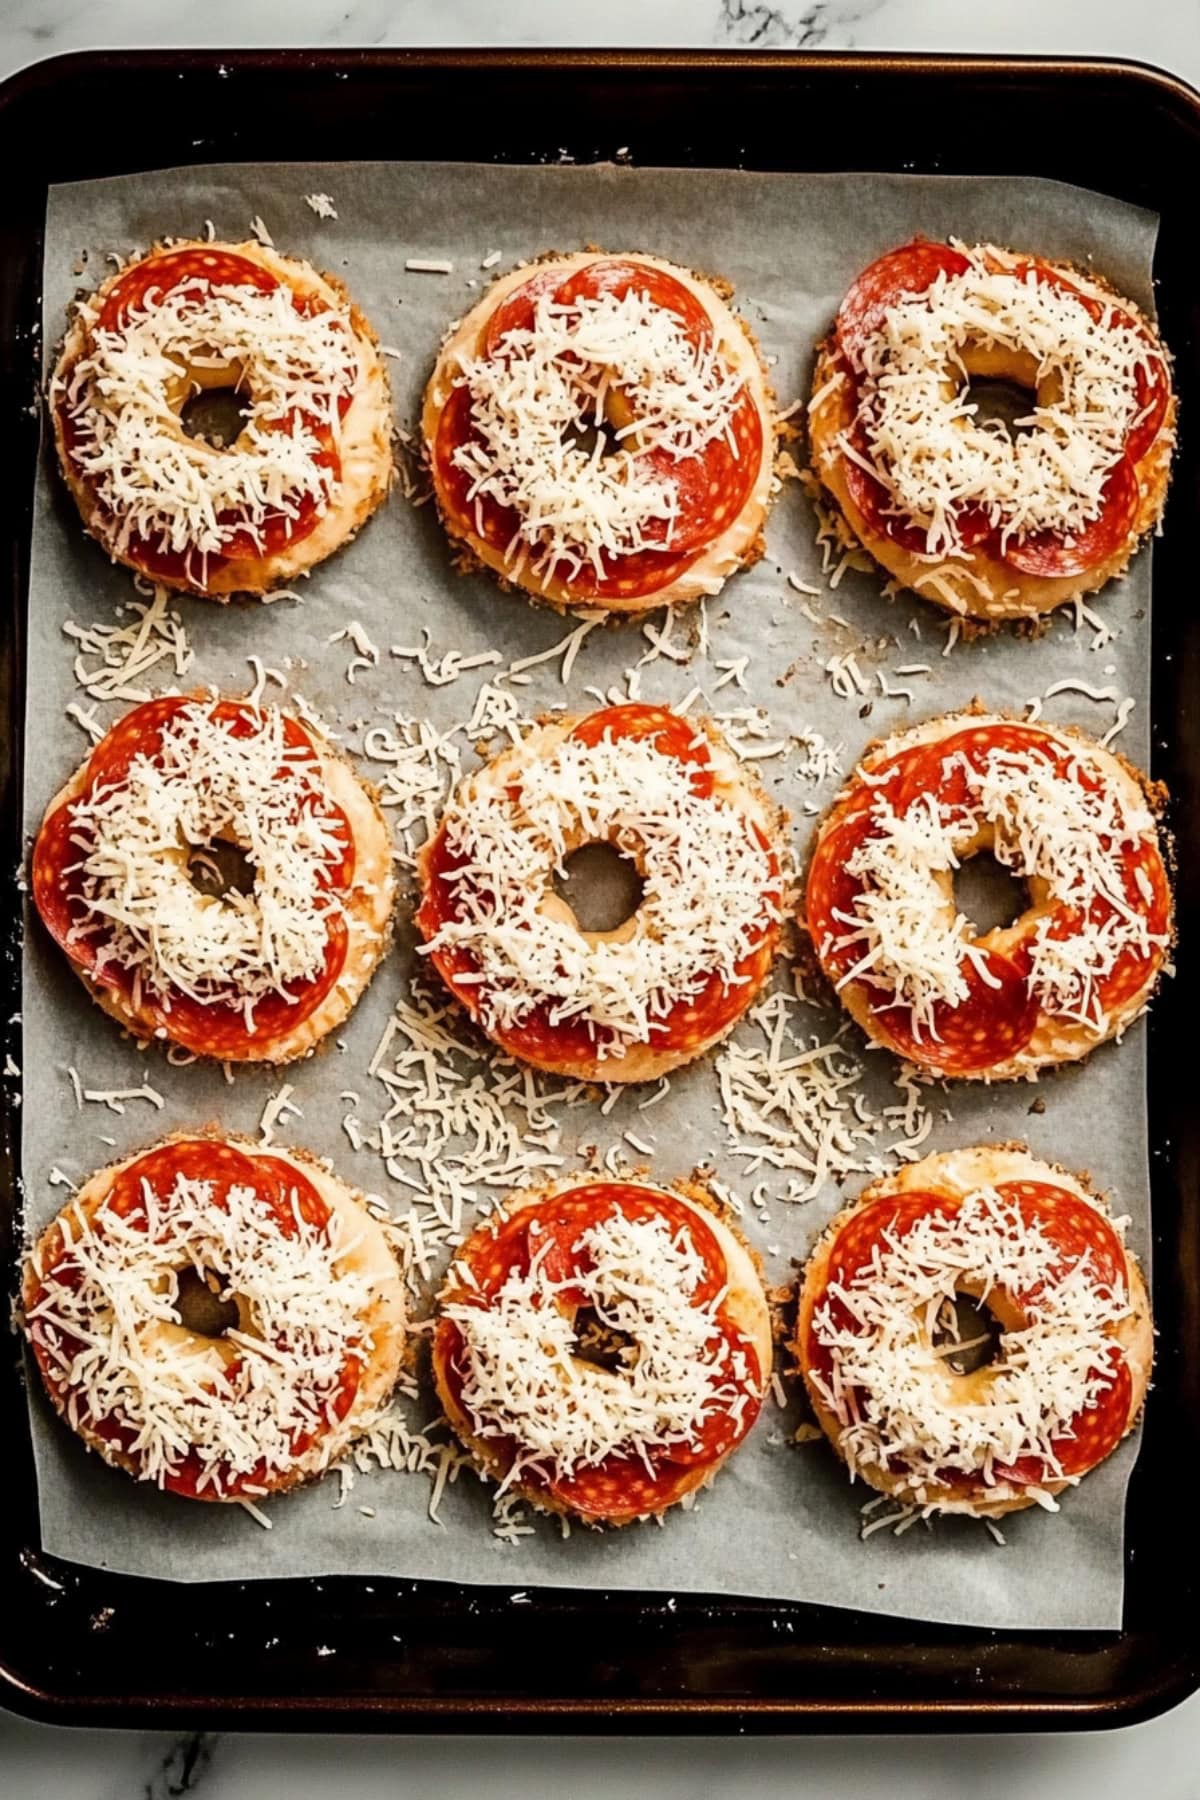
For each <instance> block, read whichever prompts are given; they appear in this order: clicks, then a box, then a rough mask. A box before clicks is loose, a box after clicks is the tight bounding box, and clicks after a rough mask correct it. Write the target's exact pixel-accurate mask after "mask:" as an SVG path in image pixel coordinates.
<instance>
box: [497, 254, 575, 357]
mask: <svg viewBox="0 0 1200 1800" xmlns="http://www.w3.org/2000/svg"><path fill="white" fill-rule="evenodd" d="M561 285H562V270H561V269H559V268H548V269H540V270H539V271H538V273H537V274H536V275H531V276H530V278H529V280H528V281H526V282H523V283H522V284H521V286H520V287H518V288H514V289H513V292H512V293H511V294H510V295H509V296H508V298H507V300H505V301H503V302H502V304H501V305H500V306H498V307H497V308H496V310H495V312H494V313H493V314H492V316H491V318H490V319H489V320H488V322H487V325H486V327H485V328H484V332H483V336H482V337H481V338H480V340H479V354H480V356H482V357H494V356H499V355H501V354H503V351H504V340H505V338H506V337H507V336H508V334H509V332H511V331H532V330H533V324H534V319H535V317H536V314H537V303H538V301H539V300H540V299H541V298H542V296H543V294H554V293H555V290H556V289H557V288H559V287H561Z"/></svg>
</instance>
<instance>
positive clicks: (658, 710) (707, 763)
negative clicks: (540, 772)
mask: <svg viewBox="0 0 1200 1800" xmlns="http://www.w3.org/2000/svg"><path fill="white" fill-rule="evenodd" d="M571 737H572V739H573V740H574V742H575V743H577V744H600V743H603V742H604V740H605V739H606V738H608V739H610V740H611V741H612V742H613V743H626V742H633V741H639V740H643V739H649V740H650V741H651V742H652V743H653V745H654V748H655V749H656V750H657V751H658V752H659V754H660V755H661V756H673V757H674V758H675V760H676V762H681V763H687V764H689V765H692V766H694V768H695V771H696V772H695V774H694V775H693V776H692V791H693V792H694V793H696V794H698V795H700V796H701V798H703V799H707V797H708V796H709V794H711V793H712V791H713V774H712V749H711V746H710V744H709V740H708V736H707V734H706V733H705V732H704V730H703V729H702V727H701V726H699V725H697V724H696V723H695V722H694V721H693V720H690V719H687V718H685V717H684V716H683V714H682V713H676V712H672V711H671V710H670V708H669V707H666V706H653V705H651V704H650V703H649V702H647V701H643V700H631V701H628V702H626V703H624V704H623V705H620V706H602V707H600V708H599V710H598V711H596V712H593V713H589V714H588V716H587V717H586V719H580V721H579V723H578V724H577V725H574V726H572V728H571Z"/></svg>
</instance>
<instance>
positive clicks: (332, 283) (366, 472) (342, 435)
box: [49, 239, 394, 601]
mask: <svg viewBox="0 0 1200 1800" xmlns="http://www.w3.org/2000/svg"><path fill="white" fill-rule="evenodd" d="M178 251H193V252H194V253H195V254H196V256H197V257H198V258H203V257H204V256H211V255H216V256H221V255H228V256H233V257H237V258H239V259H241V260H242V261H243V262H248V263H251V264H253V265H254V267H255V268H257V269H261V270H263V271H264V272H265V273H266V274H267V275H269V276H272V277H274V278H275V280H276V281H278V282H279V283H280V284H282V285H283V286H284V287H286V288H288V289H289V290H290V291H291V293H292V294H293V295H294V296H295V297H296V298H297V299H298V300H300V301H302V302H303V301H308V302H310V303H316V304H317V305H319V306H320V307H322V308H326V309H329V310H330V311H333V312H335V313H337V314H340V315H344V316H345V317H347V319H348V322H349V329H350V335H351V339H352V342H353V346H354V352H355V357H356V369H355V375H354V381H353V385H352V388H351V390H350V397H349V404H348V406H347V407H346V410H345V412H344V413H343V415H342V417H341V420H340V423H339V425H338V427H337V429H336V432H335V444H336V449H337V453H338V457H339V459H340V464H341V471H340V477H339V479H338V480H337V482H336V484H335V485H334V488H333V491H332V493H331V495H330V497H329V498H328V500H327V501H326V502H325V504H324V505H322V506H321V507H320V508H319V510H318V516H317V518H316V523H315V525H314V526H313V528H312V529H311V530H309V531H307V532H306V533H305V534H304V535H302V536H298V537H295V538H293V539H292V540H291V541H290V542H288V543H286V544H284V545H283V546H282V547H281V548H279V549H276V550H273V551H271V552H269V553H263V554H258V555H234V556H229V557H221V556H209V557H204V556H202V555H196V556H192V557H189V559H188V564H187V567H186V568H181V569H173V568H171V567H169V566H167V567H162V566H159V565H158V564H157V563H156V564H155V566H154V567H152V568H149V569H147V568H146V567H145V566H144V564H143V563H142V562H140V561H138V560H137V559H136V558H134V557H132V556H130V555H128V554H126V552H125V550H124V547H123V542H122V538H123V530H124V526H123V521H122V520H121V519H120V518H118V517H115V516H114V515H113V514H112V513H111V512H110V511H109V510H108V509H107V508H106V507H105V506H103V505H101V504H100V503H99V501H98V499H97V495H96V493H95V491H94V489H93V487H92V485H91V483H90V482H89V481H88V480H87V479H86V478H85V477H84V475H83V474H82V473H81V471H80V469H79V467H78V465H77V464H76V462H75V460H74V458H73V457H72V456H71V454H70V449H69V445H68V430H67V424H66V410H67V399H68V396H69V394H70V390H71V384H72V380H73V378H74V375H75V371H76V366H77V365H78V364H79V363H81V362H82V361H83V360H84V359H85V358H86V357H87V356H88V355H89V353H90V348H91V343H92V336H93V330H94V327H95V324H96V321H97V319H98V317H99V314H100V312H101V309H102V308H103V305H104V302H105V300H106V299H107V298H108V296H109V295H110V294H111V293H112V291H113V289H114V288H115V287H116V286H117V285H118V283H120V282H121V281H123V280H125V279H127V278H128V277H129V276H130V274H131V273H136V272H139V271H141V270H142V269H143V268H145V267H147V266H148V265H151V264H152V263H153V262H154V260H155V259H156V258H159V257H162V256H164V255H167V254H173V253H175V252H178ZM185 373H186V375H187V377H188V381H187V382H186V383H185V384H184V388H183V390H181V394H180V396H179V397H178V399H179V401H180V403H181V402H182V401H183V400H186V398H187V397H188V385H189V384H190V391H191V392H197V391H199V390H200V389H201V388H202V387H204V386H206V385H220V386H225V385H228V383H227V381H226V380H225V379H224V378H223V379H221V380H220V381H214V380H213V379H212V375H211V371H206V370H205V369H204V368H203V367H202V366H198V367H197V368H196V369H194V370H188V371H186V372H185ZM234 379H235V380H236V379H237V376H236V372H235V375H234ZM248 385H249V387H250V390H251V392H252V391H253V381H252V378H251V380H250V382H249V383H248ZM49 397H50V415H51V421H52V425H53V430H54V440H55V445H56V448H57V451H58V461H59V467H60V469H61V471H62V475H63V479H64V481H65V482H66V485H67V487H68V489H69V491H70V493H71V497H72V499H73V500H74V501H75V504H76V506H77V507H78V509H79V514H80V517H81V519H82V520H83V523H84V527H85V529H86V530H87V531H88V532H89V533H90V535H91V536H92V537H94V538H95V539H96V541H97V543H99V544H100V546H101V547H102V548H103V549H104V550H105V551H107V553H108V555H109V556H110V557H111V558H112V560H113V561H114V562H117V563H123V564H125V566H126V567H127V568H130V569H132V570H133V571H134V573H135V574H149V575H150V577H151V579H153V580H154V581H155V582H157V583H158V584H159V585H161V586H164V587H168V588H172V589H175V590H176V591H178V592H182V593H191V594H196V595H198V596H200V597H202V598H204V599H209V600H219V601H228V600H229V599H230V598H231V597H232V596H233V595H234V594H248V595H261V594H268V593H270V592H271V590H272V589H274V588H278V587H281V586H283V585H284V584H285V583H286V582H288V581H291V580H293V579H295V577H297V576H299V575H304V574H306V573H307V572H308V571H309V570H310V569H312V568H315V567H316V565H317V564H318V563H321V562H324V560H325V558H326V557H328V556H332V555H333V553H334V551H336V550H340V549H341V548H342V546H343V545H344V544H347V543H348V542H349V541H350V539H351V538H352V537H354V535H355V534H356V532H357V531H358V530H359V528H360V527H361V526H362V525H363V524H365V522H366V521H367V519H369V518H370V516H371V514H372V513H373V512H374V511H375V510H376V508H377V507H378V506H380V505H381V504H382V503H383V501H384V500H385V499H386V497H387V493H388V489H389V487H390V485H391V482H392V479H393V474H394V466H393V456H392V414H391V397H390V393H389V388H388V378H387V373H386V369H385V366H384V362H383V359H382V357H381V355H380V352H379V346H378V339H377V338H376V336H375V333H374V331H373V330H372V328H371V326H370V324H369V323H368V322H367V320H366V319H365V318H364V316H363V314H362V313H361V312H360V311H359V309H358V307H357V306H356V305H355V304H354V303H353V301H352V300H351V298H350V295H349V294H348V292H347V291H346V288H345V286H344V285H343V283H342V282H341V281H339V280H338V278H337V277H336V276H335V275H329V274H322V273H320V272H319V271H318V270H316V269H315V268H313V267H312V266H311V265H310V264H309V263H306V262H302V261H299V260H298V259H296V258H293V257H285V256H281V255H280V254H279V252H278V251H277V250H274V249H272V248H270V247H269V246H267V245H265V244H260V243H258V242H256V241H253V240H252V241H250V242H247V243H241V244H225V243H217V242H212V243H209V242H207V241H196V240H188V239H176V240H175V241H173V242H172V243H171V244H169V245H168V244H156V245H155V246H154V247H153V248H152V249H151V250H150V251H149V252H148V253H147V255H146V256H144V257H136V258H132V259H131V260H130V261H129V262H127V263H125V264H124V265H123V266H122V267H121V268H120V269H118V270H117V271H116V272H115V273H114V274H113V275H110V276H109V277H108V279H107V280H106V281H105V282H104V283H103V284H102V285H101V286H100V287H99V288H98V289H97V290H96V292H95V293H94V294H92V295H90V296H89V297H88V299H87V300H86V301H84V302H83V304H82V305H81V306H80V307H79V308H78V309H77V311H76V313H75V315H74V318H73V319H72V321H71V324H70V327H69V329H68V331H67V334H66V337H65V338H64V340H63V344H62V348H61V350H60V352H59V356H58V360H57V362H56V364H55V368H54V373H53V375H52V377H51V381H50V388H49ZM165 402H166V397H165V396H164V403H165ZM173 410H174V409H173ZM171 429H172V430H175V429H180V430H181V429H182V428H177V427H172V428H171ZM222 454H223V451H222V450H221V449H219V448H217V447H215V446H213V447H212V449H211V455H212V457H214V458H217V457H220V456H221V455H222Z"/></svg>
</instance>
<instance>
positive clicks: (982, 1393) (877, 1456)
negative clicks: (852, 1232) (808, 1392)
mask: <svg viewBox="0 0 1200 1800" xmlns="http://www.w3.org/2000/svg"><path fill="white" fill-rule="evenodd" d="M884 1211H886V1208H885V1209H884ZM1119 1224H1120V1222H1119V1221H1118V1222H1117V1226H1118V1229H1119ZM1063 1262H1064V1256H1063V1251H1062V1250H1061V1249H1060V1248H1059V1247H1058V1245H1057V1244H1056V1243H1055V1242H1054V1240H1053V1237H1052V1236H1049V1235H1047V1233H1046V1231H1045V1230H1044V1229H1043V1228H1042V1227H1041V1225H1039V1224H1038V1223H1036V1222H1035V1221H1031V1220H1026V1219H1025V1217H1024V1216H1023V1214H1022V1212H1021V1209H1020V1207H1019V1206H1018V1205H1016V1204H1014V1203H1013V1202H1012V1201H1011V1200H1007V1199H1005V1198H1003V1197H1002V1196H1001V1195H999V1194H997V1193H996V1192H995V1191H994V1190H992V1189H988V1188H984V1189H981V1190H979V1191H978V1192H977V1193H974V1194H971V1195H969V1196H968V1197H967V1198H966V1199H965V1200H964V1201H963V1202H962V1204H961V1206H959V1207H957V1208H956V1209H955V1210H954V1211H953V1212H952V1213H951V1214H950V1215H949V1216H947V1215H944V1214H941V1213H929V1214H927V1215H926V1216H925V1217H923V1218H921V1219H918V1220H917V1221H916V1222H915V1223H913V1224H912V1225H911V1226H909V1228H908V1229H907V1230H905V1231H904V1232H898V1231H895V1230H893V1229H890V1228H885V1229H884V1230H883V1231H882V1232H881V1235H880V1241H879V1247H878V1249H877V1251H876V1253H875V1255H874V1256H873V1258H872V1259H871V1260H870V1262H869V1263H867V1265H866V1266H865V1267H864V1268H863V1269H862V1270H861V1271H859V1272H858V1273H857V1274H855V1275H854V1276H852V1278H851V1279H850V1281H849V1282H845V1283H843V1282H836V1281H835V1282H831V1283H830V1285H829V1287H828V1288H827V1290H826V1295H825V1297H824V1298H823V1300H822V1303H821V1304H820V1305H819V1306H818V1307H817V1309H816V1312H815V1313H814V1315H813V1332H814V1335H815V1337H816V1340H817V1342H818V1343H819V1344H821V1345H823V1346H824V1347H825V1349H826V1350H828V1351H829V1352H830V1354H831V1370H830V1374H829V1376H828V1378H827V1377H826V1376H825V1375H823V1374H822V1373H821V1372H820V1371H819V1370H818V1369H816V1368H812V1369H810V1371H809V1375H810V1379H811V1380H812V1382H813V1383H814V1385H815V1386H816V1388H817V1389H818V1391H819V1392H820V1395H821V1398H822V1400H823V1401H824V1403H825V1405H826V1406H827V1407H828V1408H829V1410H830V1411H831V1412H832V1413H833V1414H834V1415H835V1416H836V1418H837V1419H838V1421H839V1422H840V1424H841V1427H842V1429H841V1431H840V1432H839V1436H838V1443H839V1447H840V1449H841V1451H842V1454H843V1455H844V1456H845V1458H846V1461H847V1463H848V1465H849V1467H850V1468H851V1470H852V1471H853V1470H855V1469H861V1468H864V1467H873V1468H876V1469H878V1468H888V1469H889V1470H890V1471H891V1473H892V1475H893V1476H899V1477H901V1478H902V1479H903V1483H904V1497H905V1498H908V1499H912V1500H916V1501H917V1502H921V1501H923V1500H927V1499H929V1498H930V1492H929V1490H930V1489H932V1490H933V1491H934V1492H936V1491H937V1490H938V1489H940V1488H942V1487H943V1486H944V1485H945V1481H946V1477H947V1475H960V1476H965V1477H977V1478H982V1480H983V1482H984V1483H985V1484H988V1485H991V1484H992V1483H993V1482H994V1481H996V1480H999V1479H1001V1477H999V1476H997V1475H996V1474H995V1472H994V1465H995V1464H997V1463H1003V1464H1010V1465H1011V1464H1013V1463H1016V1462H1019V1461H1020V1460H1021V1459H1023V1458H1025V1457H1032V1458H1034V1459H1035V1460H1036V1461H1037V1462H1038V1464H1039V1465H1040V1466H1041V1468H1042V1469H1043V1470H1044V1479H1045V1480H1047V1481H1052V1480H1056V1479H1059V1478H1060V1477H1061V1474H1062V1470H1061V1465H1060V1464H1059V1461H1058V1458H1057V1456H1056V1454H1055V1449H1054V1440H1055V1439H1057V1438H1062V1437H1070V1436H1071V1424H1072V1421H1073V1420H1074V1418H1075V1417H1076V1415H1077V1414H1078V1413H1080V1412H1083V1411H1085V1410H1086V1409H1087V1408H1089V1407H1091V1406H1094V1405H1095V1404H1096V1402H1097V1401H1098V1400H1099V1399H1100V1397H1101V1396H1102V1395H1103V1394H1104V1393H1105V1392H1106V1390H1107V1389H1108V1388H1109V1387H1110V1386H1111V1382H1112V1373H1111V1364H1112V1357H1113V1354H1114V1343H1113V1338H1112V1335H1111V1334H1112V1331H1113V1328H1114V1327H1115V1326H1117V1325H1118V1324H1120V1322H1121V1321H1122V1320H1123V1319H1125V1318H1127V1317H1128V1314H1129V1298H1128V1294H1127V1292H1126V1290H1125V1288H1124V1286H1123V1285H1122V1286H1121V1287H1120V1288H1119V1289H1118V1291H1117V1292H1115V1293H1114V1292H1112V1291H1110V1289H1109V1288H1108V1287H1107V1286H1103V1285H1101V1284H1100V1283H1099V1282H1098V1280H1097V1274H1096V1271H1095V1269H1094V1268H1093V1266H1092V1263H1091V1256H1090V1252H1088V1253H1086V1254H1085V1255H1084V1256H1083V1257H1082V1258H1080V1259H1078V1260H1076V1261H1075V1262H1074V1263H1072V1264H1071V1265H1070V1267H1069V1268H1067V1270H1066V1272H1065V1273H1063ZM1041 1284H1044V1287H1042V1289H1041V1292H1040V1293H1039V1295H1038V1298H1037V1299H1036V1300H1035V1301H1032V1302H1030V1303H1029V1305H1028V1306H1027V1307H1026V1309H1025V1312H1026V1314H1027V1319H1028V1322H1027V1323H1026V1324H1023V1325H1021V1326H1020V1327H1019V1328H1015V1329H1011V1330H1007V1331H1005V1332H1004V1334H1003V1337H1002V1340H1001V1346H1000V1353H999V1357H998V1359H997V1360H996V1361H994V1362H993V1363H991V1364H990V1365H988V1372H987V1379H986V1382H985V1383H980V1382H979V1381H978V1380H975V1381H971V1382H969V1383H968V1382H967V1381H965V1380H964V1379H963V1378H961V1377H959V1376H957V1375H956V1374H955V1373H954V1371H953V1370H952V1369H950V1368H949V1367H948V1366H947V1364H946V1359H945V1356H944V1355H940V1354H939V1352H938V1349H937V1348H935V1347H934V1344H933V1335H934V1332H935V1330H936V1327H937V1324H938V1321H939V1319H940V1318H941V1317H942V1316H943V1315H944V1309H945V1308H946V1307H947V1305H948V1303H952V1302H953V1299H954V1295H955V1293H956V1292H957V1291H960V1290H966V1291H969V1292H970V1293H972V1294H978V1296H979V1298H980V1299H981V1300H982V1301H983V1302H985V1303H986V1301H987V1297H988V1295H989V1294H990V1293H993V1292H1001V1293H1008V1294H1013V1293H1028V1292H1032V1291H1034V1290H1036V1289H1038V1288H1039V1287H1041ZM831 1300H832V1301H836V1302H838V1303H840V1305H841V1306H843V1307H845V1308H846V1310H847V1312H848V1313H849V1315H850V1320H849V1322H848V1323H844V1324H841V1323H838V1322H836V1321H835V1319H834V1317H833V1314H832V1312H831V1308H830V1305H829V1302H830V1301H831Z"/></svg>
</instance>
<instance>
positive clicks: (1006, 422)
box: [961, 375, 1037, 438]
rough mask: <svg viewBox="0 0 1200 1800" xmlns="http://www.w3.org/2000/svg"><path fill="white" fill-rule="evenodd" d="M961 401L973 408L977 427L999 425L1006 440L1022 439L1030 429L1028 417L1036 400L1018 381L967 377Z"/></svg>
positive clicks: (988, 377) (979, 376)
mask: <svg viewBox="0 0 1200 1800" xmlns="http://www.w3.org/2000/svg"><path fill="white" fill-rule="evenodd" d="M961 398H962V399H963V401H964V402H965V403H966V404H967V405H969V406H973V407H974V408H975V423H976V424H977V425H1001V426H1003V428H1004V432H1005V435H1006V436H1007V437H1009V438H1016V437H1023V436H1024V435H1025V433H1026V432H1027V431H1032V430H1033V424H1032V421H1031V419H1030V414H1031V413H1032V411H1033V409H1034V407H1035V406H1036V405H1037V400H1036V397H1035V396H1034V395H1033V394H1032V393H1031V392H1030V390H1029V389H1028V388H1026V387H1022V386H1021V384H1020V382H1018V381H1003V380H1000V379H999V378H998V377H996V376H994V375H978V376H970V377H968V379H967V382H966V384H965V386H964V387H963V390H962V395H961ZM1018 421H1021V422H1020V423H1019V422H1018Z"/></svg>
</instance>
